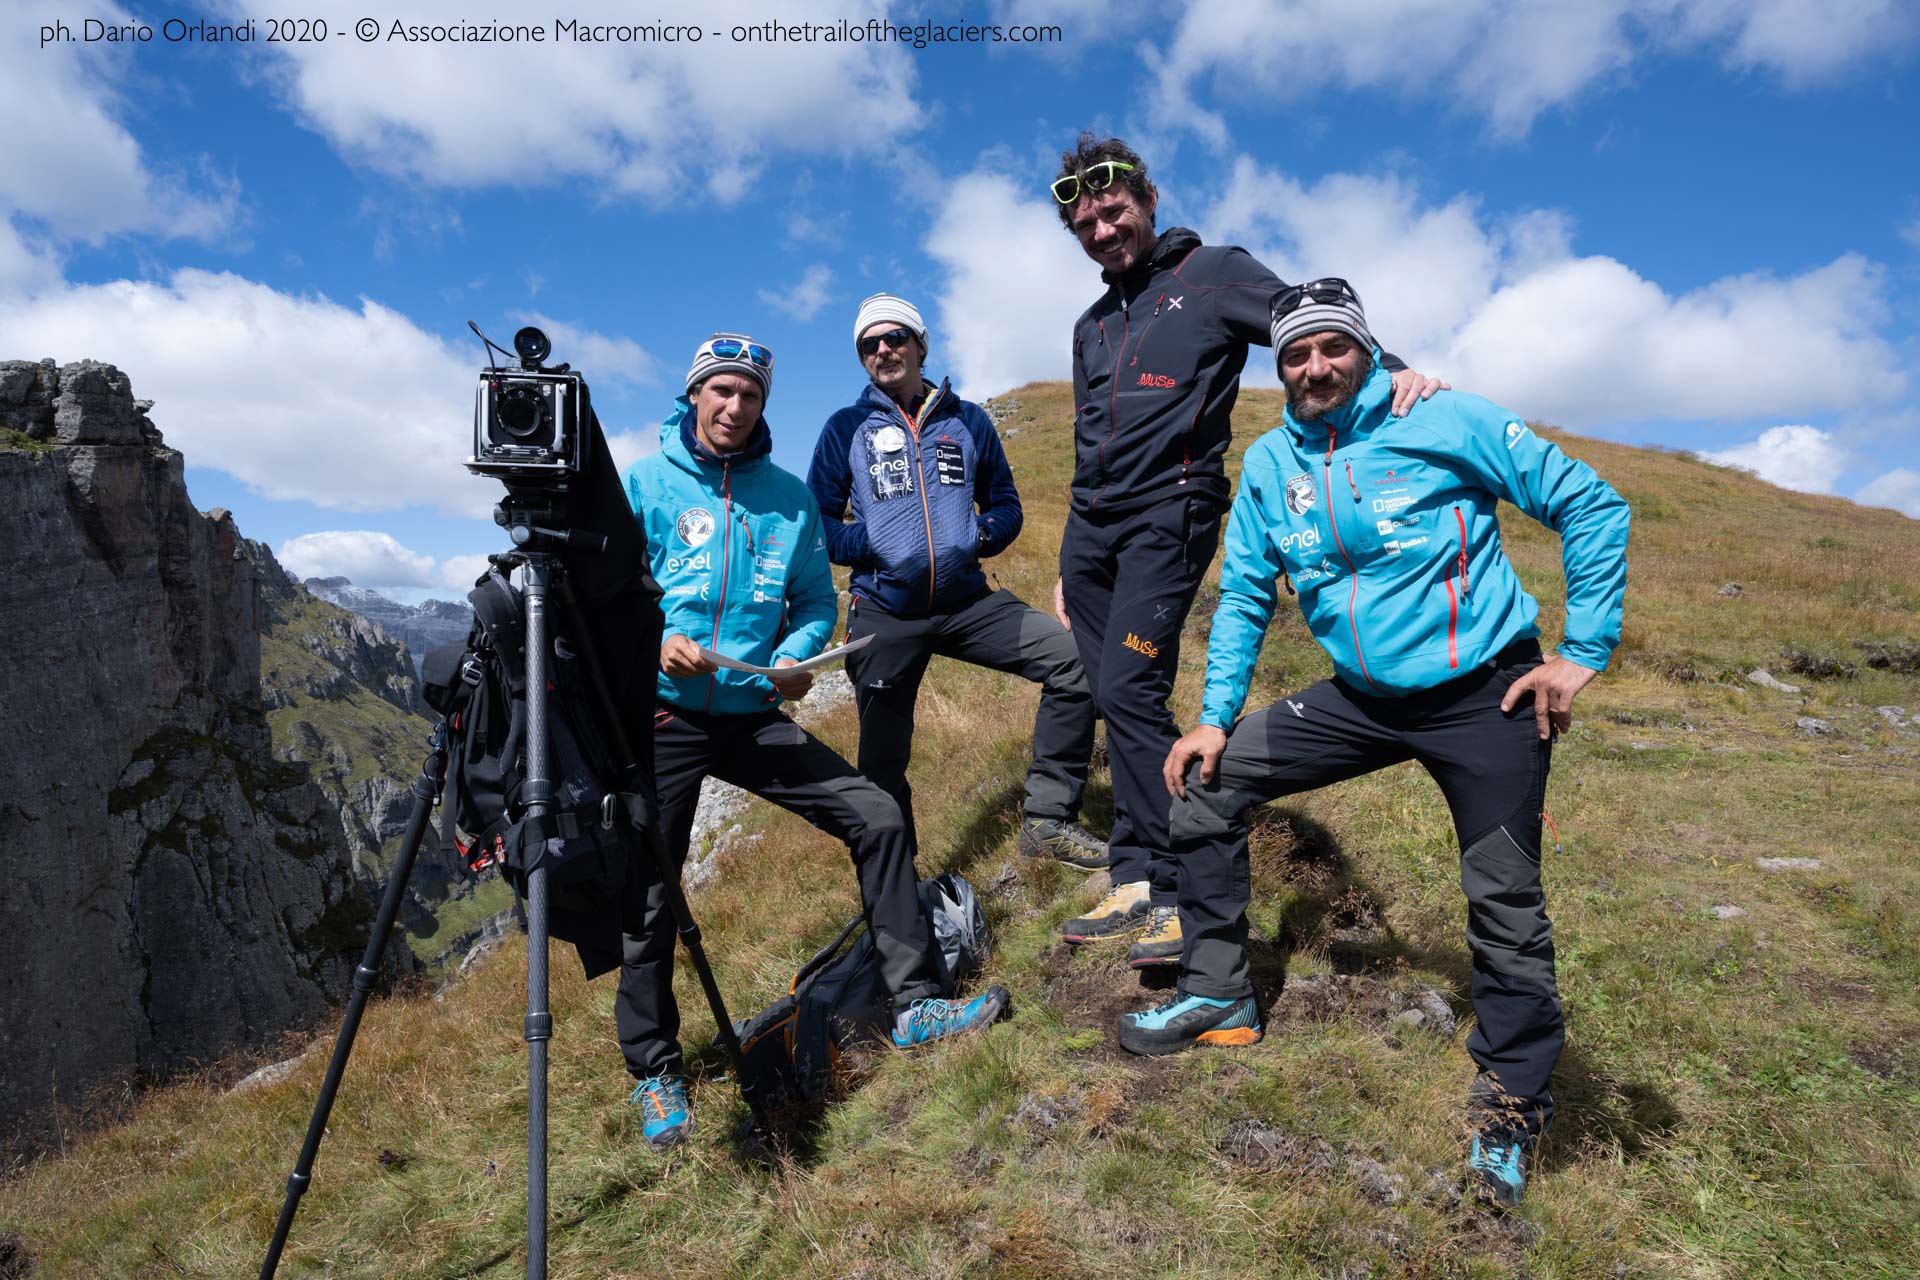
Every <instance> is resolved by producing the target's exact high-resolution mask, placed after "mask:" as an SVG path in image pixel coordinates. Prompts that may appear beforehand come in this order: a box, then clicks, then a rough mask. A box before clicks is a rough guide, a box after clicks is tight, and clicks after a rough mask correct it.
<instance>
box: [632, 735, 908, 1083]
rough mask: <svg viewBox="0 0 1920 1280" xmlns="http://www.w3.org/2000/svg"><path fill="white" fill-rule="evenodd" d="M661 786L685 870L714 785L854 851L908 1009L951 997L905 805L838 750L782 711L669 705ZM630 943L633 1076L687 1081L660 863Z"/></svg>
mask: <svg viewBox="0 0 1920 1280" xmlns="http://www.w3.org/2000/svg"><path fill="white" fill-rule="evenodd" d="M653 760H654V777H655V780H656V785H657V787H658V794H659V800H660V821H661V824H662V826H663V828H664V834H665V837H666V841H667V848H668V849H669V850H670V851H671V852H672V853H673V856H674V858H675V860H676V863H678V864H684V863H685V861H686V857H687V844H688V841H689V838H690V834H691V832H692V829H693V812H694V807H695V805H696V804H697V803H698V802H699V799H700V780H701V779H702V778H705V777H707V776H708V775H709V774H711V775H712V776H713V777H716V778H719V779H721V780H722V781H724V782H731V783H733V784H734V785H735V786H737V787H744V788H745V789H746V790H748V791H751V792H752V793H753V794H755V795H757V796H760V797H762V798H764V799H767V800H771V801H773V802H774V803H775V804H777V805H779V806H780V807H781V808H783V809H789V810H791V811H793V812H794V813H797V814H799V815H800V816H801V817H803V818H805V819H806V820H807V821H808V822H811V823H812V824H813V825H814V826H816V827H818V828H820V829H821V830H822V831H824V832H826V833H827V834H828V835H830V836H833V837H834V838H836V839H838V840H843V841H845V842H846V844H847V848H848V851H849V852H851V853H852V855H853V865H854V868H855V870H856V871H857V872H858V874H859V877H860V904H861V909H862V911H864V912H865V913H866V917H867V927H868V928H869V929H870V930H871V931H872V933H873V941H874V946H875V948H876V950H877V951H878V952H879V955H880V977H881V980H882V981H883V982H884V983H885V984H886V987H887V990H888V991H890V992H892V993H893V1000H894V1005H895V1007H896V1008H899V1009H904V1008H905V1007H906V1006H907V1005H909V1004H911V1003H912V1002H913V1001H915V1000H919V999H923V998H926V997H929V996H937V995H939V994H940V979H939V974H938V971H937V970H936V969H935V968H934V963H933V959H932V952H931V950H930V947H931V944H932V935H931V931H930V930H929V928H928V926H927V917H926V916H925V914H923V913H922V911H921V909H920V898H919V877H918V875H917V874H916V873H915V871H914V866H913V854H914V847H913V841H912V839H911V838H910V837H909V836H908V834H907V829H906V824H905V822H903V821H902V819H901V817H900V806H899V805H897V804H895V803H894V802H893V799H892V798H891V797H890V796H888V795H887V793H886V792H884V791H882V790H881V789H880V788H879V787H877V786H875V785H874V784H873V783H872V782H869V781H868V780H867V779H866V778H863V777H861V776H860V774H859V773H857V772H855V770H854V768H853V766H852V765H850V764H848V763H847V762H846V761H845V760H842V759H841V758H840V757H839V755H837V754H836V753H835V752H834V750H833V749H832V748H831V747H829V746H827V745H826V744H825V743H823V742H821V741H820V740H819V739H817V738H815V737H814V736H813V735H812V734H810V733H808V732H807V731H806V730H805V729H802V728H801V727H800V726H799V725H797V724H795V723H794V722H793V721H791V720H789V719H788V718H787V717H786V716H784V715H782V714H780V712H778V711H774V710H771V709H769V710H766V711H758V712H753V713H750V714H747V715H705V714H702V713H700V712H697V711H686V710H682V709H681V708H679V707H673V706H667V705H665V704H662V705H661V706H660V708H659V709H658V711H656V712H655V714H654V723H653ZM621 931H622V933H623V934H624V935H625V937H624V946H623V951H622V956H621V965H620V989H619V992H618V993H617V995H616V996H615V997H614V1006H613V1009H614V1025H615V1027H616V1028H617V1029H618V1031H619V1034H620V1049H621V1052H622V1053H624V1054H625V1055H626V1059H627V1070H628V1071H629V1072H631V1073H632V1074H633V1076H634V1078H635V1079H639V1080H644V1079H646V1078H647V1077H648V1076H651V1075H656V1074H659V1073H661V1072H668V1073H673V1074H679V1073H680V1072H681V1062H680V1042H679V1035H680V1007H679V1005H678V1004H676V1003H675V1002H674V998H673V947H674V941H675V934H674V921H673V917H672V914H671V913H670V912H669V911H668V909H667V904H666V888H665V886H664V885H662V884H661V883H660V881H659V879H658V877H657V876H656V875H655V873H654V867H653V863H652V862H651V860H648V859H644V858H630V859H628V862H627V882H626V897H625V900H624V902H623V903H622V918H621Z"/></svg>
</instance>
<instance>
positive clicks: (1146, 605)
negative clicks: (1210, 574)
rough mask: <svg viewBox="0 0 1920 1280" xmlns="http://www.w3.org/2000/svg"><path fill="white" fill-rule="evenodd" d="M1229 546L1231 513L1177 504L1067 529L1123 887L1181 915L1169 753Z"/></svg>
mask: <svg viewBox="0 0 1920 1280" xmlns="http://www.w3.org/2000/svg"><path fill="white" fill-rule="evenodd" d="M1219 545H1220V508H1219V507H1218V506H1216V505H1215V504H1214V503H1212V502H1210V501H1208V500H1207V499H1205V498H1169V499H1168V500H1166V501H1164V502H1160V503H1157V504H1155V505H1154V506H1151V507H1148V508H1147V509H1146V510H1144V511H1137V512H1134V513H1132V514H1129V515H1124V516H1120V517H1118V518H1116V519H1114V520H1111V521H1099V520H1090V519H1088V518H1086V517H1084V516H1082V515H1080V514H1078V513H1077V512H1076V513H1075V514H1073V515H1070V516H1068V517H1067V528H1066V533H1065V535H1064V536H1063V537H1062V538H1061V541H1060V580H1061V586H1062V589H1063V591H1064V593H1065V595H1066V601H1067V618H1068V619H1069V620H1070V621H1071V622H1072V623H1073V639H1074V642H1075V643H1076V644H1077V645H1078V646H1079V648H1080V661H1081V663H1082V664H1083V665H1084V666H1085V667H1086V669H1087V679H1088V681H1089V682H1090V683H1091V684H1092V685H1093V701H1094V705H1095V706H1096V707H1097V708H1099V711H1100V718H1101V719H1103V720H1105V721H1106V722H1107V764H1108V768H1109V770H1110V771H1111V773H1112V776H1113V834H1112V835H1111V836H1109V837H1108V840H1107V849H1108V856H1109V857H1110V858H1111V860H1112V869H1111V871H1110V872H1109V875H1110V876H1111V878H1112V881H1113V883H1114V884H1131V883H1133V882H1135V881H1139V880H1146V881H1149V882H1151V885H1152V898H1153V903H1154V905H1155V906H1167V907H1170V906H1173V905H1174V901H1175V897H1176V895H1177V893H1178V888H1179V874H1180V869H1179V866H1178V864H1177V863H1176V862H1175V860H1174V858H1173V855H1172V850H1171V846H1170V844H1169V841H1168V835H1167V784H1166V782H1165V781H1164V780H1163V779H1162V777H1161V769H1162V768H1163V766H1164V765H1165V764H1166V760H1167V752H1168V751H1170V750H1172V749H1173V744H1174V742H1175V741H1177V740H1178V739H1179V737H1180V730H1179V728H1178V727H1177V726H1176V725H1175V724H1174V722H1173V713H1172V712H1170V711H1169V710H1168V709H1167V697H1168V695H1170V694H1171V693H1172V692H1173V677H1174V673H1175V671H1176V670H1177V669H1178V667H1179V664H1180V629H1181V627H1183V626H1184V625H1185V624H1186V621H1187V611H1188V610H1189V609H1191V608H1192V607H1193V597H1194V593H1195V592H1196V591H1198V590H1199V587H1200V579H1201V577H1202V576H1203V575H1204V574H1205V573H1206V571H1207V566H1208V565H1209V564H1211V563H1212V561H1213V553H1214V550H1215V549H1216V548H1217V547H1218V546H1219Z"/></svg>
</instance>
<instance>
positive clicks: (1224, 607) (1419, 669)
mask: <svg viewBox="0 0 1920 1280" xmlns="http://www.w3.org/2000/svg"><path fill="white" fill-rule="evenodd" d="M1392 394H1393V381H1392V378H1391V376H1390V375H1389V374H1387V373H1386V372H1385V371H1384V370H1382V369H1381V368H1379V366H1378V365H1377V364H1376V365H1375V368H1374V371H1373V375H1372V376H1371V377H1370V378H1368V380H1367V382H1366V383H1365V385H1363V386H1362V387H1361V388H1360V390H1359V392H1358V393H1357V394H1356V395H1355V396H1354V398H1353V399H1352V400H1351V401H1349V402H1348V403H1347V404H1346V405H1344V406H1342V407H1341V408H1340V409H1338V410H1335V411H1334V412H1333V413H1330V414H1328V415H1327V416H1326V417H1324V418H1319V419H1313V420H1310V421H1307V422H1300V421H1298V420H1296V419H1295V418H1294V416H1293V412H1292V410H1291V409H1289V410H1288V411H1287V413H1286V415H1285V418H1284V421H1283V425H1281V426H1279V427H1276V428H1274V429H1273V430H1272V431H1269V432H1267V433H1266V434H1265V435H1263V436H1261V437H1260V438H1259V439H1258V440H1256V441H1254V443H1253V445H1252V446H1251V447H1250V448H1249V449H1248V450H1247V456H1246V461H1245V462H1244V463H1243V464H1242V468H1241V474H1240V492H1239V493H1238V494H1237V495H1236V496H1235V497H1234V500H1233V508H1232V511H1231V512H1230V513H1229V514H1228V517H1227V558H1226V563H1225V565H1224V566H1223V567H1222V569H1221V573H1220V607H1219V609H1218V611H1216V612H1215V614H1214V616H1213V633H1212V635H1211V637H1210V638H1209V641H1208V645H1207V684H1206V693H1205V696H1204V701H1203V704H1202V710H1201V714H1200V721H1201V723H1202V724H1211V725H1217V726H1219V727H1220V728H1223V729H1230V728H1232V727H1233V722H1234V721H1235V720H1236V719H1237V718H1238V717H1239V715H1240V711H1241V708H1242V706H1243V705H1244V704H1245V703H1246V698H1247V685H1248V683H1249V682H1250V681H1251V679H1252V677H1253V664H1254V660H1255V659H1256V658H1257V657H1258V656H1259V653H1260V642H1261V638H1262V637H1263V636H1264V635H1265V634H1266V629H1267V624H1268V623H1269V622H1270V621H1271V620H1272V619H1273V611H1274V608H1275V606H1276V605H1277V604H1278V601H1279V591H1280V584H1281V582H1282V581H1283V579H1282V574H1285V575H1286V577H1287V578H1290V579H1291V583H1292V587H1293V589H1295V590H1297V591H1298V593H1299V596H1300V608H1301V610H1302V612H1304V613H1305V614H1306V618H1307V627H1308V629H1309V630H1311V631H1312V632H1313V635H1314V638H1315V639H1316V640H1318V641H1319V642H1320V646H1321V648H1323V649H1325V650H1326V651H1327V653H1328V655H1329V656H1330V657H1331V658H1332V659H1333V669H1334V672H1335V674H1336V675H1338V676H1339V678H1340V679H1341V680H1343V681H1344V682H1346V683H1347V684H1348V685H1350V686H1352V687H1353V688H1354V689H1356V690H1358V691H1359V692H1361V693H1370V694H1375V695H1379V696H1401V695H1405V694H1409V693H1413V692H1415V691H1418V690H1421V689H1430V688H1433V687H1434V686H1435V685H1439V684H1444V683H1445V682H1446V681H1448V680H1452V679H1455V678H1457V677H1459V676H1460V675H1462V674H1463V673H1465V672H1468V671H1471V670H1472V669H1473V667H1474V666H1475V665H1476V664H1478V663H1482V662H1486V661H1488V660H1489V659H1491V658H1492V657H1493V656H1494V655H1495V654H1497V653H1499V652H1500V650H1501V649H1503V648H1505V647H1506V646H1507V645H1508V644H1511V643H1512V642H1513V641H1515V640H1521V639H1525V638H1527V637H1529V636H1537V635H1538V634H1540V631H1539V628H1538V627H1537V626H1536V625H1535V622H1534V619H1535V617H1536V615H1537V614H1538V613H1539V612H1540V608H1539V606H1538V605H1537V604H1535V603H1534V600H1533V597H1531V596H1529V595H1528V594H1527V593H1526V592H1525V591H1524V590H1522V589H1521V587H1520V579H1519V577H1518V576H1517V575H1516V574H1515V573H1514V571H1513V566H1512V565H1511V564H1510V563H1509V562H1508V561H1507V556H1506V552H1505V551H1503V550H1502V549H1501V546H1500V523H1499V521H1498V520H1497V519H1495V515H1494V509H1495V506H1496V504H1497V503H1498V501H1499V500H1500V499H1505V500H1506V501H1508V502H1511V503H1512V504H1513V505H1514V506H1516V507H1518V508H1519V509H1520V510H1521V511H1524V512H1525V513H1526V514H1528V515H1530V516H1532V517H1533V518H1534V519H1535V520H1538V521H1540V523H1542V524H1544V525H1546V526H1547V527H1549V528H1551V529H1552V530H1554V531H1555V532H1556V533H1558V534H1559V535H1560V538H1561V557H1562V561H1563V564H1564V567H1565V570H1566V580H1567V620H1566V638H1565V640H1564V641H1563V642H1562V644H1561V645H1560V655H1561V656H1562V657H1564V658H1566V659H1568V660H1569V661H1572V662H1577V663H1579V664H1580V665H1581V666H1583V667H1591V668H1592V669H1593V670H1595V671H1600V670H1604V669H1605V668H1606V665H1607V659H1608V657H1609V656H1610V655H1611V654H1612V652H1613V649H1614V646H1615V645H1616V644H1618V643H1619V642H1620V606H1621V601H1622V599H1623V597H1624V596H1625V594H1626V588H1627V520H1628V513H1627V504H1626V501H1625V500H1624V499H1622V498H1621V497H1620V495H1619V494H1618V493H1615V492H1614V490H1613V489H1612V487H1611V486H1609V485H1608V484H1607V483H1606V481H1604V480H1602V479H1601V478H1600V477H1599V476H1597V475H1595V474H1594V471H1593V468H1591V467H1589V466H1587V465H1586V464H1585V463H1584V462H1576V461H1574V460H1573V459H1572V458H1569V457H1567V455H1566V454H1564V453H1562V452H1561V451H1560V448H1559V446H1557V445H1554V444H1550V443H1548V442H1547V441H1545V440H1542V439H1541V438H1540V437H1539V436H1537V435H1535V434H1534V433H1533V432H1532V431H1531V430H1529V429H1528V427H1527V424H1526V423H1525V422H1523V421H1521V420H1520V418H1519V417H1518V416H1517V415H1515V414H1512V413H1509V412H1507V411H1506V410H1505V409H1502V408H1500V407H1499V406H1498V405H1495V404H1492V403H1489V402H1488V401H1486V400H1482V399H1480V398H1479V397H1478V396H1469V395H1459V394H1455V393H1452V392H1445V391H1443V392H1441V393H1440V394H1438V395H1436V396H1435V397H1434V398H1433V399H1431V400H1423V401H1420V402H1419V403H1418V404H1416V405H1415V406H1414V409H1413V412H1412V413H1410V414H1408V415H1407V416H1406V417H1404V418H1395V417H1393V416H1392V415H1391V414H1390V413H1389V412H1388V406H1389V403H1390V401H1391V399H1392Z"/></svg>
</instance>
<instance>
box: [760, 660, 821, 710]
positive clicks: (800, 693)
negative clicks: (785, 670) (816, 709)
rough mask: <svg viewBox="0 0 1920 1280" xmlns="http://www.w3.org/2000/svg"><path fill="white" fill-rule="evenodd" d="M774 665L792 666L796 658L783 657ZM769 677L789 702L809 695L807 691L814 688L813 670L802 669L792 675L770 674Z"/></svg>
mask: <svg viewBox="0 0 1920 1280" xmlns="http://www.w3.org/2000/svg"><path fill="white" fill-rule="evenodd" d="M773 665H774V666H776V667H791V666H793V665H794V660H793V659H792V658H782V659H780V661H778V662H776V663H774V664H773ZM767 679H768V680H770V681H772V683H773V687H774V688H775V689H777V690H778V691H779V693H780V696H781V697H783V698H785V699H786V700H787V701H788V702H798V701H800V699H802V698H804V697H806V696H807V691H808V690H809V689H811V688H813V672H811V671H802V672H800V673H799V674H798V675H792V676H768V677H767Z"/></svg>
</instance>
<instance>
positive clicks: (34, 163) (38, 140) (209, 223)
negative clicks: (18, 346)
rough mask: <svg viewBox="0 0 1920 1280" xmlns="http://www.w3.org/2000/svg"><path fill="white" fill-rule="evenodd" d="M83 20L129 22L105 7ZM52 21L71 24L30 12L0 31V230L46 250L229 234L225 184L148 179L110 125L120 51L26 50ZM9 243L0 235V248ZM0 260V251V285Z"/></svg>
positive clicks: (150, 170)
mask: <svg viewBox="0 0 1920 1280" xmlns="http://www.w3.org/2000/svg"><path fill="white" fill-rule="evenodd" d="M86 16H88V17H93V18H98V19H100V20H101V21H102V22H105V23H109V24H116V23H125V22H127V21H129V18H128V15H127V13H126V12H125V11H124V10H123V9H121V8H119V7H118V6H116V5H112V4H103V5H100V6H97V7H96V8H95V9H93V10H89V11H88V13H87V15H86ZM57 19H65V20H67V21H68V25H69V26H73V27H77V25H78V22H79V19H78V18H76V17H75V16H74V15H73V13H72V11H71V9H67V10H64V11H63V10H59V9H54V8H50V7H45V6H34V7H33V8H30V9H28V10H26V11H24V12H15V13H11V14H10V15H9V18H8V21H7V23H6V24H5V29H4V30H0V120H6V121H9V122H11V123H10V124H9V126H8V127H7V128H5V129H0V223H5V222H8V221H14V222H15V223H16V224H17V223H18V221H19V220H22V219H24V220H27V221H30V222H31V223H33V224H34V225H36V226H38V227H40V228H43V229H44V231H45V233H46V235H47V237H48V238H49V239H51V240H52V241H54V242H66V241H86V242H89V243H98V242H100V241H101V240H103V239H105V238H106V237H108V236H111V235H116V234H120V233H125V232H135V233H145V234H151V235H160V236H185V237H191V238H196V239H201V240H209V239H212V238H213V237H214V236H216V235H218V234H220V233H221V232H223V231H225V230H227V229H228V228H230V227H231V226H232V225H233V224H234V223H235V222H236V221H237V219H238V218H239V216H240V200H239V192H238V190H237V188H236V187H234V186H233V184H232V183H230V182H228V181H225V180H222V179H219V178H217V177H212V176H209V175H205V174H198V175H195V176H194V177H193V178H192V179H189V178H188V177H186V176H184V175H180V174H174V173H166V172H160V171H156V170H155V168H154V167H153V165H152V163H151V161H150V159H149V157H148V156H147V155H146V154H145V152H144V151H143V150H142V149H141V147H140V144H139V143H138V142H136V141H135V140H134V137H133V135H132V134H131V133H129V132H128V131H127V129H126V128H125V126H123V125H122V124H121V123H120V116H121V115H123V114H124V113H125V110H126V106H125V103H124V102H123V100H122V99H121V98H120V97H119V95H118V92H117V90H116V86H117V85H120V84H123V83H125V81H126V74H125V67H124V62H125V56H126V54H127V52H128V51H127V50H125V49H124V48H118V47H116V48H113V49H111V50H108V49H105V48H104V47H100V48H90V47H88V46H87V45H85V44H82V43H77V42H76V43H75V44H73V45H64V44H61V45H53V46H50V47H48V48H46V49H41V48H38V47H36V46H37V44H38V32H39V27H40V24H41V23H42V22H52V21H55V20H57ZM17 235H18V232H17V230H16V231H14V232H8V231H7V230H6V229H5V228H4V227H0V241H5V240H8V239H10V238H14V237H16V236H17ZM14 252H17V251H14ZM8 256H9V254H8V253H7V252H4V251H0V283H6V281H7V272H8V267H9V264H8V262H7V258H8ZM20 274H21V273H20V272H19V271H18V269H17V265H16V267H15V271H14V279H15V280H16V281H17V280H18V279H19V278H20ZM36 274H37V273H36Z"/></svg>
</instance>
